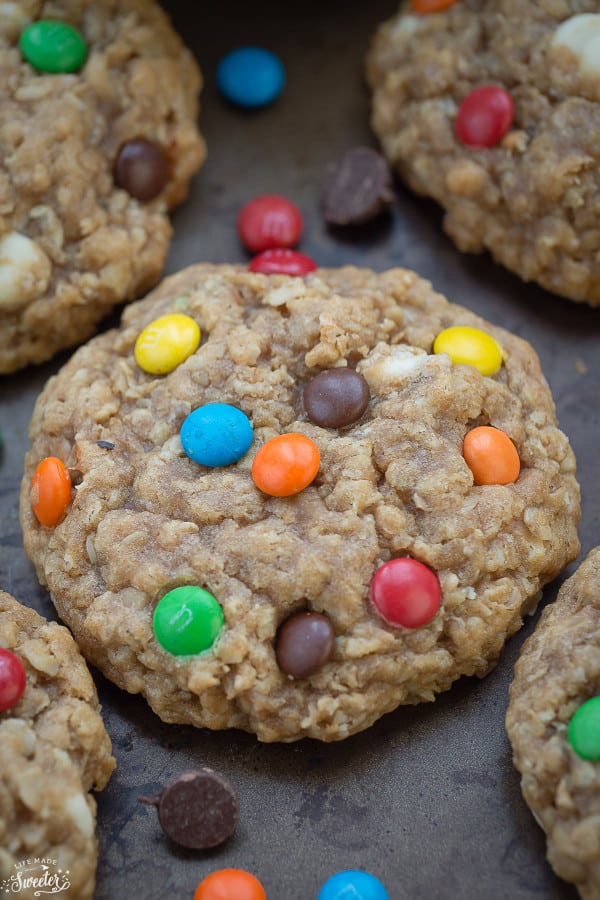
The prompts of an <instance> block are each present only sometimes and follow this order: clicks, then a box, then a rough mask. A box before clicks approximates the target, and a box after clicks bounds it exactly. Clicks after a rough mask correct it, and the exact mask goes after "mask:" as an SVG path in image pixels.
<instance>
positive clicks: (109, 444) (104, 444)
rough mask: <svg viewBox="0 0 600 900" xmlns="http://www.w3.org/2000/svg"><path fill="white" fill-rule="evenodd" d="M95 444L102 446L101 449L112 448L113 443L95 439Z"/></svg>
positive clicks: (113, 446)
mask: <svg viewBox="0 0 600 900" xmlns="http://www.w3.org/2000/svg"><path fill="white" fill-rule="evenodd" d="M96 444H97V445H98V446H99V447H102V449H103V450H114V449H115V445H114V444H113V442H112V441H96Z"/></svg>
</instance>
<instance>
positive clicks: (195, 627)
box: [152, 585, 224, 656]
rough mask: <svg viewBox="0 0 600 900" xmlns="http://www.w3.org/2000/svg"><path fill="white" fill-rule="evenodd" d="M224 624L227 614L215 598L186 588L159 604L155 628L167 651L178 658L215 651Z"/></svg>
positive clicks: (198, 590) (155, 614) (197, 589)
mask: <svg viewBox="0 0 600 900" xmlns="http://www.w3.org/2000/svg"><path fill="white" fill-rule="evenodd" d="M223 621H224V618H223V610H222V609H221V607H220V606H219V604H218V603H217V601H216V600H215V598H214V597H213V595H212V594H209V592H208V591H205V590H204V588H201V587H195V586H193V585H184V586H183V587H178V588H174V589H173V590H172V591H169V593H168V594H165V596H164V597H163V598H162V599H161V600H159V602H158V604H157V606H156V609H155V610H154V618H153V623H152V624H153V626H154V634H155V636H156V640H157V641H158V643H159V644H160V645H161V647H162V648H163V649H164V650H166V651H167V652H168V653H172V654H173V655H174V656H191V655H192V654H194V653H202V651H203V650H208V649H209V647H212V645H213V644H214V642H215V641H216V639H217V637H218V636H219V633H220V631H221V629H222V627H223Z"/></svg>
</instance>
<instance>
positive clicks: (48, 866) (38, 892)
mask: <svg viewBox="0 0 600 900" xmlns="http://www.w3.org/2000/svg"><path fill="white" fill-rule="evenodd" d="M57 865H58V864H57V862H56V860H55V859H38V858H37V857H36V858H35V859H22V860H21V862H18V863H15V871H14V872H13V874H12V875H11V876H10V877H9V878H5V879H4V881H2V882H1V883H0V890H1V891H2V892H3V893H5V894H20V893H21V892H22V891H33V896H34V897H41V896H42V894H61V893H62V892H63V891H68V890H69V888H70V887H71V882H70V881H69V870H68V869H59V868H57Z"/></svg>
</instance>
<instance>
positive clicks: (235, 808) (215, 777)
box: [138, 768, 239, 850]
mask: <svg viewBox="0 0 600 900" xmlns="http://www.w3.org/2000/svg"><path fill="white" fill-rule="evenodd" d="M138 799H139V801H140V803H146V804H149V805H151V806H156V808H157V810H158V821H159V822H160V825H161V828H162V829H163V831H164V832H165V834H166V835H167V837H169V838H171V840H173V841H176V843H178V844H181V846H182V847H190V848H192V849H194V850H206V849H208V848H209V847H216V846H217V845H218V844H222V843H223V841H225V840H227V838H228V837H230V836H231V835H232V834H233V832H234V831H235V829H236V826H237V823H238V819H239V803H238V798H237V795H236V793H235V791H234V789H233V787H232V786H231V784H230V783H229V782H228V781H227V779H226V778H224V777H223V775H220V774H219V773H218V772H213V770H212V769H208V768H205V769H197V770H195V771H191V772H184V773H182V774H181V775H179V776H178V777H177V778H175V779H174V780H173V781H171V782H169V784H167V785H166V786H165V787H164V788H163V789H162V791H161V792H160V794H158V795H157V796H156V797H139V798H138Z"/></svg>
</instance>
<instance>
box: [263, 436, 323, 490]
mask: <svg viewBox="0 0 600 900" xmlns="http://www.w3.org/2000/svg"><path fill="white" fill-rule="evenodd" d="M320 461H321V456H320V453H319V448H318V447H317V445H316V444H315V442H314V441H312V440H311V439H310V438H309V437H306V435H304V434H297V433H295V432H291V433H288V434H279V435H277V436H276V437H274V438H271V440H270V441H267V442H266V444H263V445H262V447H261V448H260V450H259V451H258V453H257V454H256V456H255V457H254V462H253V463H252V478H253V479H254V483H255V484H256V486H257V488H259V489H260V490H261V491H263V492H264V493H265V494H270V495H271V496H272V497H290V496H291V495H292V494H298V493H300V491H303V490H304V488H305V487H308V485H309V484H310V483H311V481H313V480H314V479H315V477H316V475H317V472H318V471H319V464H320Z"/></svg>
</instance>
